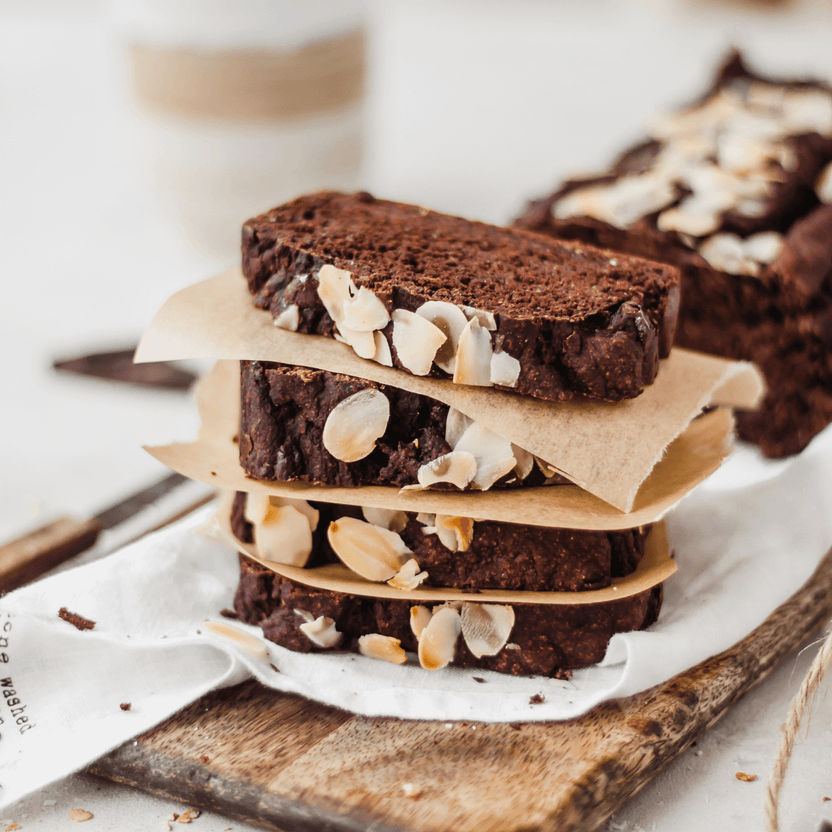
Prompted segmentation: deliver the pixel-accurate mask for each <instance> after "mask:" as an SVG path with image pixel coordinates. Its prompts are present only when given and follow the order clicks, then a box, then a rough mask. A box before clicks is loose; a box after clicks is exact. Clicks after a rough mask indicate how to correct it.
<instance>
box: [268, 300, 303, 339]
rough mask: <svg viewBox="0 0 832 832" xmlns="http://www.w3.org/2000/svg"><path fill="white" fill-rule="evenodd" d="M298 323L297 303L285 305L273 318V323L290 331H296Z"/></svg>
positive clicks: (298, 311)
mask: <svg viewBox="0 0 832 832" xmlns="http://www.w3.org/2000/svg"><path fill="white" fill-rule="evenodd" d="M299 323H300V310H299V309H298V305H297V304H296V303H293V304H292V305H291V306H287V307H286V309H284V310H283V311H282V312H281V313H280V314H279V315H278V316H277V317H276V318H275V319H274V325H275V326H276V327H278V328H280V329H288V330H289V331H290V332H297V330H298V324H299Z"/></svg>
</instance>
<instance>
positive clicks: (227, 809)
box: [91, 552, 832, 832]
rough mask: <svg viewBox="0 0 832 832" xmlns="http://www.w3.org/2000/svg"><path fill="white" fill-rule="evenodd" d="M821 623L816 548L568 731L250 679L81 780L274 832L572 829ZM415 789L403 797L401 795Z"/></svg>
mask: <svg viewBox="0 0 832 832" xmlns="http://www.w3.org/2000/svg"><path fill="white" fill-rule="evenodd" d="M830 614H832V552H830V553H828V554H827V555H826V557H825V558H824V559H823V561H822V562H821V564H820V566H819V567H818V569H817V570H816V572H815V574H814V575H813V576H812V578H811V579H810V580H809V581H808V582H807V583H806V584H805V585H804V586H803V588H802V589H801V590H800V591H799V592H797V593H796V594H795V595H794V596H793V597H792V598H791V599H790V600H789V601H788V602H786V603H785V604H784V605H783V606H781V607H780V608H778V609H777V610H776V611H775V612H774V613H773V614H772V615H771V616H770V617H769V618H768V619H767V620H766V621H765V622H764V623H763V624H762V625H761V626H760V627H758V628H757V629H756V630H755V631H754V632H752V633H751V634H750V635H749V636H747V637H746V638H745V639H743V640H742V641H741V642H739V643H738V644H736V645H734V647H732V648H731V649H729V650H726V651H725V652H724V653H721V654H719V655H717V656H714V657H712V658H710V659H708V660H707V661H705V662H703V663H702V664H700V665H697V666H696V667H694V668H692V669H690V670H688V671H686V672H685V673H682V674H680V675H678V676H676V677H675V678H673V679H671V680H670V681H669V682H667V683H665V684H663V685H659V686H657V687H656V688H653V689H651V690H648V691H646V692H644V693H641V694H639V695H637V696H633V697H630V698H627V699H622V700H617V701H614V702H607V703H605V704H603V705H601V706H599V707H597V708H595V709H594V710H593V711H591V712H590V713H588V714H586V715H585V716H583V717H581V718H579V719H574V720H571V721H568V722H556V723H554V722H553V723H523V724H511V725H507V724H498V725H494V724H483V723H472V722H455V723H444V722H427V721H405V720H398V719H378V718H376V719H371V718H366V717H358V716H352V715H350V714H348V713H345V712H343V711H338V710H336V709H334V708H330V707H327V706H324V705H319V704H316V703H313V702H309V701H306V700H303V699H301V698H299V697H297V696H294V695H288V694H281V693H278V692H275V691H273V690H271V689H268V688H264V687H262V686H261V685H259V684H257V683H254V682H250V683H246V684H243V685H240V686H237V687H235V688H230V689H227V690H224V691H218V692H215V693H213V694H211V695H209V696H206V697H204V698H202V699H200V700H199V701H198V702H195V703H194V704H193V705H191V706H190V707H188V708H185V709H184V710H183V711H181V712H179V713H178V714H176V715H175V716H173V717H172V718H171V719H169V720H168V721H167V722H165V723H164V724H162V725H160V726H159V727H157V728H156V729H154V730H153V731H151V732H149V733H147V734H145V735H143V736H141V737H139V738H138V743H137V744H135V745H134V744H133V743H132V742H130V743H127V744H126V745H124V746H122V747H121V748H118V749H116V750H115V751H113V752H112V753H110V754H108V755H107V756H106V757H104V758H102V759H101V760H99V761H98V762H96V763H95V764H94V765H93V766H92V767H91V771H92V772H93V773H95V774H98V775H101V776H104V777H107V778H109V779H111V780H115V781H117V782H120V783H126V784H129V785H132V786H136V787H138V788H141V789H144V790H147V791H151V792H154V793H157V794H160V795H164V796H166V797H170V798H173V799H177V800H180V801H184V802H186V803H188V804H190V805H195V806H199V807H203V808H210V809H214V810H216V811H219V812H221V813H224V814H226V815H228V816H230V817H233V818H237V819H240V820H243V821H247V822H249V823H254V824H257V825H260V826H263V827H264V828H267V829H279V830H284V831H285V832H290V830H291V831H292V832H313V830H315V832H324V831H326V832H330V831H331V832H336V831H337V832H353V831H354V830H355V831H356V832H357V830H369V829H370V828H371V829H372V830H373V832H391V830H395V832H439V831H440V830H453V832H475V831H476V832H509V830H513V831H514V832H521V831H522V832H531V830H536V831H537V832H578V830H581V832H588V831H589V830H594V829H597V828H598V827H599V826H600V825H601V824H603V823H604V821H605V820H606V819H607V818H608V817H609V816H610V815H611V814H612V813H613V812H615V811H616V810H617V809H619V808H620V807H621V806H622V805H623V804H624V803H626V802H627V801H628V800H629V799H630V798H631V797H632V796H633V795H634V794H635V793H636V792H638V791H639V790H640V789H641V788H642V787H643V786H644V785H645V784H646V783H648V782H649V781H650V779H651V778H652V777H653V776H655V775H656V773H657V772H658V771H659V770H660V769H661V768H662V767H663V766H664V765H665V764H666V763H667V762H668V761H670V760H671V759H673V758H674V757H675V756H676V755H677V754H679V753H680V752H681V751H683V750H684V749H685V748H687V747H688V746H689V745H690V744H691V743H692V742H693V741H694V740H695V739H696V738H697V737H698V736H699V735H700V734H701V733H702V732H703V731H704V730H706V729H707V728H708V727H709V726H710V725H712V724H713V723H714V722H716V721H717V720H718V719H719V718H720V716H722V715H723V714H724V713H725V712H726V711H727V709H728V708H729V707H730V706H731V705H733V704H734V703H735V702H736V701H737V700H738V699H739V698H740V697H741V696H742V695H743V694H744V693H746V692H747V691H748V690H749V689H750V688H751V687H753V686H754V685H755V684H757V683H758V682H760V681H761V680H762V679H764V678H765V677H766V676H767V675H768V673H769V672H770V671H771V670H772V669H773V668H774V666H775V665H776V664H777V662H778V661H779V660H780V659H782V658H783V657H784V656H785V655H787V654H788V653H789V652H790V651H791V650H793V649H794V648H795V647H796V646H797V645H799V644H800V642H801V641H802V640H803V639H804V638H805V637H806V636H807V635H809V634H811V633H813V632H814V631H815V630H816V629H817V628H818V627H819V626H820V625H821V623H822V622H823V621H824V620H825V619H826V618H827V617H828V616H829V615H830ZM405 783H412V784H414V786H416V787H418V788H419V789H420V790H421V794H420V795H419V796H418V797H416V798H413V797H406V796H405V792H404V789H403V786H404V784H405Z"/></svg>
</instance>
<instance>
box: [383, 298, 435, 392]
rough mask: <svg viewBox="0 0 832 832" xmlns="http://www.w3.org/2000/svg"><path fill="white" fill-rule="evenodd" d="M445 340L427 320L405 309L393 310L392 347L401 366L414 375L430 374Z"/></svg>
mask: <svg viewBox="0 0 832 832" xmlns="http://www.w3.org/2000/svg"><path fill="white" fill-rule="evenodd" d="M445 340H446V338H445V333H444V332H442V330H441V329H439V327H437V326H434V325H433V324H432V323H431V322H430V321H429V320H428V319H427V318H423V317H422V316H421V315H417V314H416V313H415V312H408V311H407V310H406V309H394V310H393V346H394V347H395V348H396V355H398V357H399V361H401V363H402V366H403V367H404V368H405V369H406V370H409V371H410V372H411V373H413V374H414V375H416V376H426V375H427V374H428V373H429V372H430V368H431V366H432V365H433V359H434V358H435V357H436V353H437V351H438V350H439V348H440V347H441V346H442V344H444V343H445Z"/></svg>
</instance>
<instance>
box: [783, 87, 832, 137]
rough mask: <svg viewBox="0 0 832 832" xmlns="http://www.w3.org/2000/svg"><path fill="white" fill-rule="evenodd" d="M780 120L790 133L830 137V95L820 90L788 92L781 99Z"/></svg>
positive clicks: (831, 116) (831, 107) (831, 120)
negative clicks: (781, 110)
mask: <svg viewBox="0 0 832 832" xmlns="http://www.w3.org/2000/svg"><path fill="white" fill-rule="evenodd" d="M782 119H783V123H784V124H785V125H786V126H787V127H789V128H790V132H793V133H811V132H815V133H820V135H821V136H826V137H829V136H832V95H830V94H829V93H828V92H822V91H821V90H789V91H788V92H787V93H786V95H785V96H784V98H783V116H782Z"/></svg>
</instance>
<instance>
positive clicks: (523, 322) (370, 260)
mask: <svg viewBox="0 0 832 832" xmlns="http://www.w3.org/2000/svg"><path fill="white" fill-rule="evenodd" d="M243 276H244V278H245V281H246V284H243V282H242V280H241V279H240V277H239V275H238V274H236V275H233V276H231V278H230V280H231V281H232V282H229V279H228V278H225V277H221V278H219V279H215V281H214V282H213V283H211V282H206V284H203V285H202V286H201V287H196V288H195V289H192V290H190V291H186V293H180V296H175V297H174V298H173V299H172V300H171V302H169V304H168V305H167V307H166V310H167V311H166V310H165V309H163V310H162V313H160V316H157V322H154V326H155V328H154V326H152V327H151V330H149V331H148V334H147V335H146V337H145V341H143V344H142V347H141V348H140V358H141V359H142V360H153V359H159V358H182V357H187V356H190V357H194V356H196V355H197V354H198V351H199V350H202V357H205V356H206V355H211V356H213V357H224V358H228V359H241V360H240V361H239V365H238V364H237V363H236V362H226V363H225V364H224V365H223V364H222V362H221V366H219V367H218V369H217V370H216V371H215V373H214V374H212V376H211V378H209V380H207V381H206V382H205V384H204V386H203V389H202V391H201V395H200V400H201V408H202V410H203V419H204V422H203V431H202V434H201V437H200V440H199V441H198V442H197V443H194V444H192V445H180V446H168V447H167V448H161V449H160V448H157V449H152V452H153V453H154V454H155V455H156V456H157V457H158V458H159V459H162V460H163V461H165V462H167V463H168V464H170V465H171V466H172V467H175V468H177V470H180V471H181V472H182V473H186V474H188V475H191V476H195V477H197V478H202V479H205V480H206V481H209V482H211V481H213V482H216V483H218V484H219V485H222V486H223V487H224V488H225V489H226V490H227V492H228V497H227V499H226V501H225V503H224V504H223V506H222V507H221V509H220V510H219V513H218V517H217V520H218V523H219V526H220V527H221V529H222V530H224V534H226V535H227V539H228V540H231V541H233V543H234V545H235V546H236V547H237V548H238V549H239V550H240V552H241V553H243V556H242V557H241V578H240V583H239V587H238V589H237V594H236V599H235V610H236V613H237V615H238V616H239V618H240V619H241V620H243V621H245V622H247V623H250V624H256V625H259V626H260V627H261V628H262V631H263V633H264V634H265V636H266V638H268V639H270V640H272V641H274V642H276V643H277V644H280V645H282V646H283V647H286V648H288V649H291V650H295V651H337V650H344V649H346V650H355V651H358V652H360V653H362V654H364V655H367V656H370V657H373V658H377V659H381V660H386V661H391V662H396V663H404V662H406V661H409V660H411V659H409V657H408V653H411V654H415V655H416V656H417V657H418V661H419V663H420V664H421V666H422V667H423V668H425V669H428V670H436V669H439V668H442V667H445V666H447V665H449V664H451V665H456V666H458V667H472V668H482V669H490V670H496V671H500V672H505V673H512V674H539V675H547V676H555V677H563V676H565V675H568V673H569V672H570V670H571V669H572V668H576V667H583V666H586V665H589V664H592V663H595V662H597V661H599V660H600V659H601V658H603V656H604V653H605V651H606V648H607V645H608V643H609V640H610V638H611V637H612V635H613V634H615V633H617V632H624V631H629V630H635V629H640V628H644V627H647V626H649V625H650V624H651V623H653V622H654V621H655V620H656V617H657V615H658V612H659V608H660V606H661V598H662V589H661V581H662V580H663V579H664V578H665V577H667V575H668V574H670V573H671V572H672V571H673V570H674V569H675V566H674V565H673V563H672V561H671V560H670V557H669V554H668V552H667V543H666V540H664V537H663V530H662V528H661V523H659V522H657V521H659V520H660V518H661V517H662V516H663V514H664V513H666V511H667V510H668V509H669V508H670V507H671V506H672V505H673V504H674V503H675V502H676V501H678V499H679V498H680V496H683V494H684V493H685V492H686V491H687V490H690V488H692V487H693V485H695V484H696V483H697V482H699V481H701V480H702V479H703V478H704V477H705V476H707V474H708V473H710V472H711V471H712V470H714V469H715V468H716V467H718V465H719V464H720V462H721V461H722V459H723V458H724V455H725V453H727V441H728V433H729V432H730V425H731V422H730V415H726V411H724V410H722V409H717V410H714V411H712V412H709V413H706V414H705V415H704V416H702V417H701V418H696V419H695V418H694V417H696V416H697V415H698V414H699V413H700V411H701V410H702V409H703V407H705V406H706V405H708V404H711V403H713V404H720V403H727V404H740V405H742V404H747V405H753V402H754V400H755V398H756V397H757V396H758V394H759V388H758V387H757V386H755V385H756V384H757V377H756V375H755V373H754V371H753V368H750V367H738V366H735V365H730V364H729V363H728V362H716V361H715V360H714V359H707V360H706V362H705V363H706V365H707V367H708V372H709V373H712V375H710V376H708V378H709V381H707V382H702V381H701V380H699V381H691V380H690V379H688V376H689V375H691V373H693V368H694V367H698V366H699V365H698V364H697V362H698V361H699V358H698V357H690V356H688V357H687V358H685V357H684V356H675V358H677V359H678V360H677V362H676V364H673V359H671V360H669V361H666V360H665V359H668V356H669V355H670V351H671V345H672V342H673V333H674V328H675V324H676V316H677V310H678V287H679V274H678V271H677V270H676V269H675V268H674V267H670V266H666V265H661V264H657V263H653V262H650V261H647V260H644V259H641V258H638V257H629V256H624V255H613V254H611V253H610V252H608V251H602V250H600V249H596V248H593V247H590V246H585V245H576V244H572V243H563V242H558V241H553V240H550V239H547V238H545V237H543V236H540V235H537V234H532V233H528V232H525V231H520V230H512V229H501V228H496V227H493V226H488V225H484V224H481V223H475V222H469V221H466V220H462V219H458V218H455V217H450V216H446V215H443V214H438V213H435V212H432V211H428V210H425V209H422V208H418V207H415V206H408V205H402V204H399V203H392V202H387V201H383V200H378V199H374V198H373V197H372V196H370V195H369V194H365V193H360V194H340V193H331V192H325V193H319V194H314V195H311V196H307V197H302V198H299V199H297V200H295V201H293V202H291V203H288V204H286V205H283V206H281V207H279V208H276V209H274V210H272V211H270V212H268V213H266V214H264V215H262V216H260V217H257V218H256V219H253V220H251V221H250V222H248V223H246V225H245V226H244V229H243ZM244 285H247V288H248V293H246V292H245V290H244V289H243V286H244ZM238 289H239V290H242V294H243V295H245V298H244V299H241V298H240V292H239V291H238ZM177 298H178V299H177ZM241 304H242V306H241ZM258 307H259V309H258ZM218 310H221V311H218ZM159 321H162V323H161V324H160V323H159ZM164 330H167V332H168V333H169V332H170V330H175V331H176V332H175V337H174V338H173V339H172V341H174V342H176V344H177V346H176V347H175V349H174V352H171V351H170V350H168V351H167V352H166V349H167V348H166V347H165V346H160V344H161V343H162V342H164V340H165V337H164V333H163V331H164ZM186 330H187V331H190V332H191V333H194V332H196V333H197V335H196V336H188V337H195V338H196V340H195V342H194V343H195V344H196V346H194V345H193V344H192V345H191V347H189V349H191V350H192V351H191V352H190V353H189V352H188V351H187V349H185V348H183V346H182V343H183V340H182V333H183V332H185V331H186ZM221 330H223V331H221ZM225 330H233V332H234V334H233V336H232V337H231V338H230V339H229V338H227V335H228V332H227V331H225ZM314 336H324V337H323V338H321V337H314ZM212 339H214V341H213V342H212ZM223 339H225V340H223ZM235 339H236V340H235ZM185 340H187V338H186V339H185ZM336 342H342V343H341V344H338V343H336ZM209 344H212V346H211V347H210V348H209V346H208V345H209ZM183 349H185V351H184V352H183ZM176 350H179V352H178V353H176V354H174V353H175V351H176ZM679 361H681V362H684V361H688V362H690V363H689V364H685V365H684V367H683V366H682V365H681V364H679ZM708 362H710V363H708ZM345 369H348V370H349V372H345ZM663 370H665V372H664V373H663V372H662V371H663ZM688 370H690V371H691V372H688ZM674 374H675V375H674ZM706 375H707V373H706ZM659 378H661V379H663V381H664V382H665V383H666V384H669V385H670V386H667V387H666V391H667V395H662V394H661V393H660V391H659V384H658V383H657V384H655V385H654V382H656V381H657V379H659ZM729 378H733V379H734V381H737V380H739V381H740V382H741V383H740V385H739V388H737V387H734V388H733V392H728V386H726V384H727V380H728V379H729ZM672 379H677V381H678V383H677V384H676V386H674V383H675V382H672ZM697 384H699V385H700V386H701V385H702V384H704V385H705V387H707V389H705V388H704V387H703V388H702V389H700V387H697V386H696V385H697ZM691 385H693V390H690V389H688V388H689V387H690V386H691ZM729 386H730V385H729ZM472 388H487V390H485V389H481V390H476V389H474V390H473V392H471V390H472ZM740 388H741V389H740ZM463 391H464V394H463ZM647 391H653V392H651V393H648V392H647ZM720 391H721V395H722V398H721V399H720V395H719V394H720ZM654 394H658V395H654ZM683 394H684V395H683ZM651 397H652V398H651ZM685 397H687V399H689V400H690V402H691V403H692V404H691V405H690V412H689V413H688V412H687V411H685V413H684V414H683V415H682V417H681V421H680V423H679V425H678V428H676V429H675V433H672V434H668V436H667V437H666V438H665V439H663V440H662V441H661V442H660V443H659V445H658V446H657V447H653V446H651V445H650V442H649V441H648V440H649V439H651V438H652V436H647V435H648V434H656V433H661V432H662V431H661V430H660V429H659V427H661V425H660V423H661V421H662V418H664V417H656V418H654V415H655V413H656V412H659V411H661V409H662V408H663V407H671V406H672V402H668V401H665V399H674V400H675V399H677V398H685ZM687 399H686V400H687ZM449 402H451V403H449ZM460 403H462V404H461V406H460V407H459V408H457V407H454V406H453V404H460ZM654 403H656V404H655V405H654ZM237 406H239V409H237ZM686 406H687V405H686ZM463 408H464V409H463ZM634 408H640V409H634ZM564 412H568V414H569V421H568V424H569V425H570V427H569V429H568V435H567V434H566V433H564V435H562V436H560V437H559V436H557V435H556V436H548V437H547V443H548V444H545V445H541V444H540V442H539V435H540V433H541V431H542V432H543V433H546V426H547V425H548V424H552V425H558V424H567V423H566V422H562V421H560V422H559V421H558V420H559V419H563V414H564ZM500 414H503V417H502V418H501V416H500ZM638 414H641V415H638ZM619 418H623V419H625V420H629V424H630V425H631V426H632V425H635V428H636V434H635V435H637V436H638V437H640V438H638V439H636V440H632V442H631V440H630V438H629V437H630V434H627V436H626V437H623V436H618V435H613V433H614V428H612V427H611V428H609V429H607V428H604V427H603V426H602V427H601V428H598V424H607V423H608V424H610V425H614V424H618V423H619V422H616V420H617V419H619ZM691 419H694V421H693V422H692V423H691V424H690V425H688V422H690V420H691ZM654 427H655V429H654ZM555 430H557V429H555ZM235 433H236V436H235V437H234V441H233V443H232V439H231V436H232V434H235ZM677 434H678V438H676V439H675V440H674V441H673V442H671V441H670V440H671V439H673V437H674V436H677ZM533 435H534V436H536V437H538V439H537V441H532V436H533ZM590 436H593V437H594V438H592V439H588V438H587V437H590ZM527 438H528V441H526V440H527ZM642 439H644V443H645V448H641V447H638V448H635V447H631V445H632V446H640V444H641V440H642ZM668 444H670V448H669V449H668V450H666V445H668ZM558 445H562V446H563V447H564V449H567V448H569V449H570V453H572V454H573V456H574V455H575V448H576V447H577V448H578V454H577V455H578V456H579V457H580V456H582V457H583V462H584V467H585V469H586V471H588V472H589V473H586V474H585V480H586V481H584V480H581V485H583V486H585V488H583V489H582V488H579V487H578V486H577V485H575V484H574V482H575V481H576V480H578V479H581V478H580V477H577V476H576V475H575V474H574V472H573V470H572V468H573V466H572V465H571V464H566V465H564V463H563V462H562V460H561V459H560V457H558ZM585 445H586V447H584V446H585ZM541 447H545V448H546V450H544V451H543V452H540V450H541ZM564 453H565V452H564ZM639 455H641V456H644V457H645V458H646V459H647V464H646V467H645V471H644V474H643V475H641V476H640V477H639V478H637V482H636V487H635V488H633V489H632V494H629V496H627V495H625V496H623V497H620V498H616V497H611V496H609V495H608V494H607V491H605V488H608V489H609V486H610V483H609V482H606V480H609V479H610V477H609V476H607V475H606V474H605V473H603V472H605V471H607V470H609V469H607V468H605V467H604V464H603V463H605V462H606V461H607V460H606V457H609V456H611V457H614V458H615V460H616V462H615V465H616V466H617V468H615V470H623V469H624V468H626V466H627V465H628V462H629V461H630V457H636V456H639ZM554 457H558V459H555V458H554ZM662 457H663V459H662V461H661V462H660V463H659V465H658V466H657V467H656V469H655V471H654V472H653V474H651V475H650V477H648V474H649V473H650V470H651V469H652V468H653V467H654V466H655V465H656V462H657V461H658V460H659V459H660V458H662ZM563 458H564V459H565V458H566V456H564V457H563ZM576 470H577V469H576ZM593 472H594V474H595V477H594V478H593ZM599 472H600V473H599ZM644 480H646V481H647V482H648V483H652V486H648V487H646V488H644V489H642V491H643V492H646V493H647V496H645V497H644V499H642V500H641V501H640V502H638V501H637V500H636V499H635V492H636V491H638V487H637V486H639V485H640V484H641V482H642V481H644ZM587 482H589V483H590V484H589V485H587ZM592 483H597V486H596V485H593V484H592ZM612 485H614V483H613V484H612ZM587 488H589V489H590V490H593V492H594V493H589V491H587V490H586V489H587ZM642 491H639V493H642ZM598 493H601V494H603V495H604V497H603V499H599V498H598V496H595V495H596V494H598ZM616 493H617V492H616V491H615V489H614V488H612V489H609V494H616ZM604 499H610V500H612V501H613V502H616V500H617V499H618V502H619V505H620V507H619V508H616V507H615V506H614V505H610V504H608V503H605V502H604ZM558 521H561V522H558Z"/></svg>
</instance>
